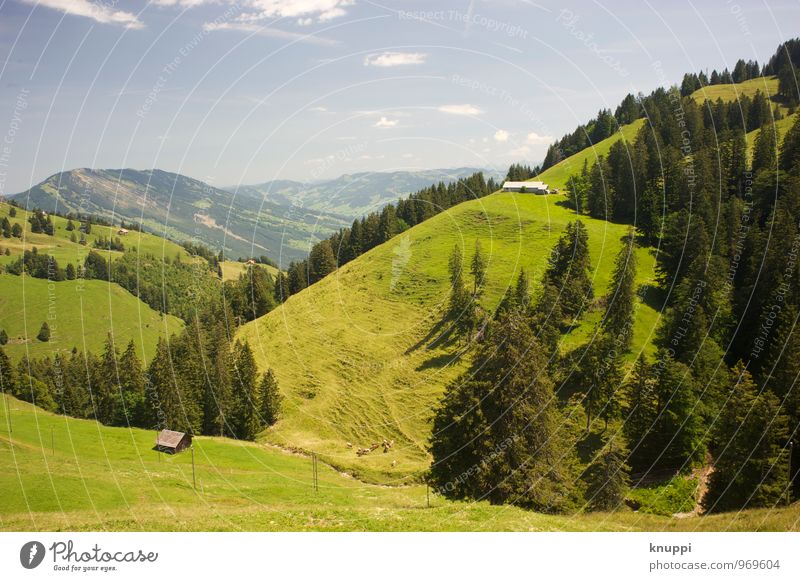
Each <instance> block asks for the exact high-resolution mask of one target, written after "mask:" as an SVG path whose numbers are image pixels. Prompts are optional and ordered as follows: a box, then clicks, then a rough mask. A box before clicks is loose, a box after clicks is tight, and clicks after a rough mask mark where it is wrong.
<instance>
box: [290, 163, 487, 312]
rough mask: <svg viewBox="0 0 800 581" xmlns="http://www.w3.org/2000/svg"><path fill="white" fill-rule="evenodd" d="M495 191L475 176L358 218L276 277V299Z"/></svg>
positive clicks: (291, 293) (317, 244)
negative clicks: (461, 204) (385, 243)
mask: <svg viewBox="0 0 800 581" xmlns="http://www.w3.org/2000/svg"><path fill="white" fill-rule="evenodd" d="M496 189H497V184H495V182H494V180H493V179H491V178H490V179H489V180H488V181H487V180H485V179H484V177H483V173H481V172H478V173H475V174H473V175H471V176H469V177H466V178H460V179H459V180H457V181H455V182H451V183H449V184H444V183H443V182H440V183H439V184H436V185H432V186H430V187H427V188H424V189H422V190H420V191H418V192H415V193H413V194H410V195H409V196H408V197H407V198H404V199H401V200H398V201H397V202H395V203H394V204H387V205H386V206H384V207H383V208H382V209H381V210H380V211H379V212H372V213H370V214H368V215H367V216H364V217H362V218H360V219H358V218H357V219H356V220H354V221H353V224H352V226H350V227H349V228H342V229H340V230H339V231H338V232H335V233H334V234H332V235H331V236H330V237H329V238H326V239H325V240H322V241H320V242H318V243H316V244H314V245H313V246H312V247H311V251H310V253H309V256H308V258H307V259H305V260H301V261H297V262H292V263H290V264H289V267H288V268H287V270H286V274H283V273H281V274H279V275H278V280H277V281H276V295H275V298H276V300H277V301H278V302H283V301H285V300H286V299H287V298H289V296H291V295H293V294H295V293H298V292H300V291H301V290H303V289H304V288H306V287H308V286H309V285H312V284H314V283H315V282H317V281H319V280H321V279H323V278H324V277H325V276H327V275H328V274H330V273H331V272H333V271H334V270H336V268H338V267H340V266H343V265H345V264H347V263H348V262H350V261H351V260H353V259H355V258H357V257H359V256H361V255H362V254H364V253H365V252H367V251H369V250H371V249H372V248H375V247H376V246H378V245H379V244H383V243H384V242H386V241H387V240H390V239H391V238H392V237H394V236H396V235H397V234H400V233H401V232H403V231H405V230H407V229H408V228H410V227H411V226H415V225H417V224H419V223H420V222H423V221H425V220H427V219H428V218H431V217H433V216H435V215H436V214H439V213H440V212H443V211H444V210H447V209H448V208H451V207H453V206H455V205H456V204H460V203H461V202H466V201H468V200H473V199H475V198H481V197H483V196H487V195H489V194H491V193H492V192H494V191H495V190H496Z"/></svg>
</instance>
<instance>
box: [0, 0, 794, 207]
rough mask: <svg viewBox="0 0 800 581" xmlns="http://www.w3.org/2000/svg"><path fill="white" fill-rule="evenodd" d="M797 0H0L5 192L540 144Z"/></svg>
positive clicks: (777, 26) (764, 44) (466, 162)
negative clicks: (120, 176)
mask: <svg viewBox="0 0 800 581" xmlns="http://www.w3.org/2000/svg"><path fill="white" fill-rule="evenodd" d="M799 12H800V2H798V0H793V1H788V2H783V1H770V2H769V4H767V3H766V2H763V1H762V2H758V1H755V2H744V0H736V1H728V0H708V1H699V0H695V1H694V2H686V1H682V0H675V1H671V2H669V3H666V2H661V3H656V2H654V1H653V0H643V1H635V2H634V1H625V2H588V1H586V0H583V1H581V2H577V1H574V0H566V1H565V0H558V1H557V2H556V1H548V0H542V1H539V2H529V1H526V0H523V1H519V0H518V1H510V0H509V1H506V0H491V1H480V0H471V1H470V0H464V1H453V2H441V1H436V0H425V1H422V0H420V1H416V0H408V1H402V2H390V1H389V0H382V1H380V2H373V1H366V0H292V1H284V0H236V1H234V0H156V1H153V2H149V3H148V2H144V1H141V0H94V1H92V0H0V87H1V89H0V195H11V194H14V193H17V192H20V191H23V190H25V189H27V188H28V187H30V186H31V185H34V184H36V183H38V182H39V181H41V180H43V179H45V178H47V177H48V176H50V175H52V174H54V173H57V172H59V171H64V170H69V169H73V168H76V167H94V168H105V169H108V168H120V167H132V168H137V169H149V168H159V169H163V170H167V171H174V172H178V173H182V174H186V175H189V176H192V177H195V178H198V179H202V180H205V181H207V182H209V183H211V184H213V185H216V186H231V185H237V184H253V183H261V182H265V181H270V180H274V179H293V180H299V181H313V180H319V179H324V178H329V177H336V176H339V175H342V174H347V173H354V172H359V171H395V170H404V169H409V170H415V169H428V168H448V167H462V166H469V167H485V168H501V169H505V168H506V167H507V166H508V165H509V164H510V163H512V162H524V163H530V164H533V163H536V162H539V161H541V159H542V158H543V157H544V153H545V151H546V148H547V145H548V144H549V143H551V142H552V141H553V140H554V139H555V138H558V137H560V136H561V135H563V134H564V133H566V132H571V131H572V130H574V128H575V127H576V126H577V125H578V124H580V123H585V122H586V121H587V120H588V119H590V118H591V117H593V116H594V115H595V114H596V113H597V111H598V109H600V108H611V109H612V110H613V109H614V108H615V107H616V105H617V104H618V103H619V102H620V101H621V100H622V98H623V97H624V96H625V95H626V94H628V93H634V94H635V93H638V92H640V91H641V92H644V93H649V92H650V91H651V90H653V89H654V88H656V87H658V86H664V85H669V84H673V83H679V82H680V80H681V77H682V76H683V74H684V73H685V72H690V71H699V70H711V69H714V68H716V69H719V70H722V69H723V68H725V67H728V68H730V69H733V65H734V64H735V62H736V60H737V59H739V58H744V59H757V60H758V61H759V62H764V61H765V60H767V59H768V58H769V57H770V56H771V55H772V54H773V53H774V51H775V48H776V47H777V45H778V44H779V43H780V42H782V41H784V40H786V39H788V38H791V37H793V36H796V35H798V32H799V31H798V30H797V29H796V28H793V27H792V23H794V24H795V25H796V24H797V23H798V22H800V18H798V13H799Z"/></svg>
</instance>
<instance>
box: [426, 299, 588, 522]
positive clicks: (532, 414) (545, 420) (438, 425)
mask: <svg viewBox="0 0 800 581" xmlns="http://www.w3.org/2000/svg"><path fill="white" fill-rule="evenodd" d="M476 360H477V361H480V362H481V364H480V366H479V367H478V368H477V369H475V370H474V372H473V373H471V374H469V375H467V376H465V377H464V378H461V379H460V380H458V382H456V384H455V385H453V386H451V387H450V388H448V391H447V394H446V396H445V400H444V402H443V404H442V407H441V408H440V409H439V410H438V411H437V413H436V416H435V418H434V431H433V437H432V445H431V451H432V454H433V457H434V461H433V466H432V468H431V480H432V482H433V483H434V485H435V486H437V487H438V488H439V490H440V491H441V492H442V493H443V494H446V495H449V496H453V497H466V498H481V497H486V498H488V499H489V500H490V501H491V502H493V503H496V504H501V503H513V504H518V505H520V506H526V507H530V508H533V509H536V510H539V511H544V512H558V511H563V510H566V509H567V508H569V507H570V506H571V505H572V503H573V502H574V501H575V498H574V496H575V495H574V493H575V488H574V485H575V480H576V471H575V468H576V458H575V457H574V452H573V450H572V448H571V447H570V446H569V445H567V443H566V442H565V441H564V438H560V437H559V430H560V429H563V428H562V424H563V422H562V418H561V412H560V410H559V409H558V407H557V403H556V402H557V400H556V398H555V395H554V393H553V384H552V382H551V381H550V379H549V377H548V376H547V374H546V371H545V369H546V358H545V354H544V353H543V351H542V350H541V349H540V348H539V345H538V342H537V341H536V338H535V337H534V335H533V332H532V331H531V328H530V325H529V323H528V321H527V318H524V317H519V316H511V314H509V315H508V316H503V317H502V318H501V320H500V321H499V323H498V325H497V326H496V328H494V329H493V330H492V331H491V332H490V334H489V339H488V340H487V341H486V342H484V343H483V344H482V345H481V348H480V351H479V353H478V356H477V357H476Z"/></svg>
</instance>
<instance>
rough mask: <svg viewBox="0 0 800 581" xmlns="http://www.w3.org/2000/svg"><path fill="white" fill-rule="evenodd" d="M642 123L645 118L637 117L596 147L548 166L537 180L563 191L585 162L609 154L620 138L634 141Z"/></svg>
mask: <svg viewBox="0 0 800 581" xmlns="http://www.w3.org/2000/svg"><path fill="white" fill-rule="evenodd" d="M642 125H644V119H637V120H636V121H634V122H633V123H630V124H628V125H623V126H622V127H621V128H620V130H619V131H617V132H616V133H615V134H614V135H612V136H611V137H608V138H606V139H604V140H603V141H601V142H600V143H598V144H597V145H595V146H594V147H587V148H586V149H584V150H583V151H579V152H578V153H576V154H575V155H571V156H570V157H568V158H567V159H564V160H561V161H560V162H558V163H557V164H555V165H554V166H552V167H549V168H547V169H546V170H545V171H543V172H542V173H540V174H539V175H538V176H536V180H539V181H543V182H544V183H546V184H547V185H548V186H550V188H558V189H560V190H562V191H563V190H564V188H566V187H567V181H568V180H569V178H570V176H572V175H574V174H576V173H578V172H580V171H581V169H583V164H584V162H588V164H589V167H591V166H592V165H593V164H594V162H595V160H596V159H597V158H598V157H599V156H601V155H607V154H608V152H609V150H610V149H611V146H612V145H614V144H615V143H616V142H617V141H619V140H620V139H624V140H625V141H632V140H633V139H635V138H636V134H637V133H638V132H639V129H641V128H642Z"/></svg>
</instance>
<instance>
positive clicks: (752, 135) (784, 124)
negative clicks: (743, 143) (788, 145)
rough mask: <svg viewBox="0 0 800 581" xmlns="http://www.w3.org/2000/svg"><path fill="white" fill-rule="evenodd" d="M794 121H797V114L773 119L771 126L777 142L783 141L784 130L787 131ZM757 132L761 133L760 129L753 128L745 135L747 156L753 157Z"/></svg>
mask: <svg viewBox="0 0 800 581" xmlns="http://www.w3.org/2000/svg"><path fill="white" fill-rule="evenodd" d="M795 121H797V114H795V115H790V116H788V117H784V118H783V119H780V120H778V121H775V123H774V124H773V128H774V131H775V134H776V136H777V138H778V144H780V143H782V142H783V138H784V136H785V135H786V132H787V131H789V129H790V128H791V126H792V125H794V123H795ZM759 133H761V129H755V130H753V131H751V132H749V133H748V134H747V135H746V137H747V156H748V158H752V157H753V148H754V147H755V143H756V137H758V134H759Z"/></svg>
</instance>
